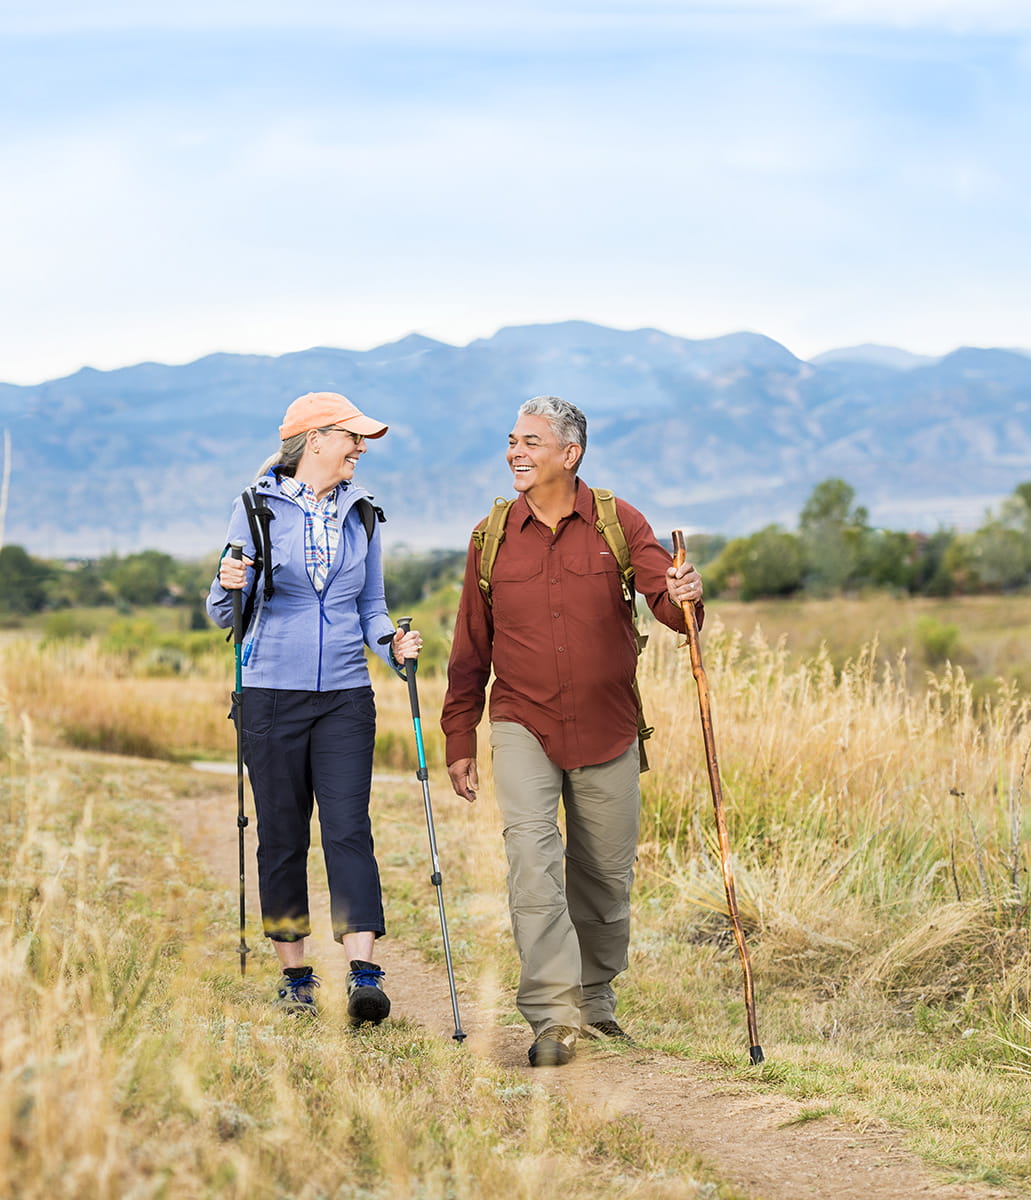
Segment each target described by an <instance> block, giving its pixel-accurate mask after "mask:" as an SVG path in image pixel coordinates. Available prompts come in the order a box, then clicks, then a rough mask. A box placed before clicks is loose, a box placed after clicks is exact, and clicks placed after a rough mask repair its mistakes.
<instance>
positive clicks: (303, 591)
mask: <svg viewBox="0 0 1031 1200" xmlns="http://www.w3.org/2000/svg"><path fill="white" fill-rule="evenodd" d="M255 486H256V488H257V490H258V491H259V492H260V493H262V494H264V495H265V497H266V498H267V500H268V505H269V508H270V509H271V510H272V513H273V520H272V521H271V522H270V525H269V533H270V538H271V542H272V563H271V568H270V567H269V565H268V564H266V570H268V569H271V571H272V578H273V580H274V582H275V593H274V594H273V596H272V597H271V598H270V599H269V600H268V601H267V602H266V603H265V604H264V607H263V609H262V611H261V614H260V618H258V619H257V620H253V619H252V622H251V628H250V629H249V630H248V631H247V634H246V636H245V639H244V641H245V645H246V643H247V641H248V640H249V639H250V638H252V637H253V642H254V644H253V646H252V648H251V650H250V654H249V656H248V658H247V662H246V664H245V665H244V667H243V686H244V687H266V688H281V689H296V690H300V691H309V692H327V691H333V690H335V689H337V688H355V687H367V686H369V683H370V679H369V668H368V665H367V663H366V660H365V646H369V647H370V648H371V649H372V650H373V651H375V653H377V654H378V655H379V656H380V658H382V659H383V660H384V662H386V663H388V664H389V665H391V666H393V665H394V664H393V663H391V660H390V650H389V647H388V646H381V645H380V644H379V639H380V638H381V637H385V636H386V635H387V634H390V633H393V632H394V623H393V621H391V619H390V617H389V616H388V615H387V603H386V598H385V596H384V592H383V560H382V542H381V539H380V533H379V522H378V521H377V522H376V523H375V526H374V528H373V531H372V538H371V539H370V538H369V537H368V535H367V534H366V531H365V525H364V523H363V521H362V519H361V514H360V513H359V512H358V510H357V509H356V508H355V504H356V502H357V500H358V499H359V497H362V496H364V497H365V498H366V499H369V498H370V497H369V495H368V493H367V492H365V491H364V490H363V489H362V488H360V487H358V486H356V485H355V484H349V485H348V486H347V487H343V486H341V487H339V488H338V489H337V519H338V521H339V523H340V527H341V530H340V542H339V545H338V546H337V552H336V555H335V557H334V559H333V562H332V564H331V565H330V568H329V573H328V575H327V576H326V583H325V586H324V588H323V589H322V593H321V594H320V593H319V592H317V591H316V590H315V587H314V585H313V584H312V581H311V578H310V577H309V575H308V571H307V568H306V567H305V564H304V512H303V511H302V510H301V508H300V507H299V506H298V505H297V504H296V503H295V502H294V501H293V500H291V499H290V497H289V496H286V495H284V494H283V493H282V492H281V490H280V486H279V480H278V478H277V477H276V476H275V475H274V474H272V473H270V474H268V475H264V476H262V478H261V479H260V480H259V481H258V483H257V484H256V485H255ZM226 540H227V542H232V541H242V542H243V552H244V555H245V556H246V557H247V558H251V559H253V558H254V556H255V555H254V551H255V546H254V540H253V538H252V537H251V531H250V525H249V522H248V520H247V512H246V509H245V508H244V505H243V501H242V500H241V499H240V498H239V497H237V499H236V502H235V503H234V505H233V513H232V516H231V517H230V520H229V533H228V536H227V538H226ZM253 586H254V572H253V571H250V570H248V572H247V587H246V588H245V590H244V599H245V601H246V597H247V594H248V593H249V592H250V590H251V588H252V587H253ZM260 600H261V597H260V595H259V597H258V603H260ZM207 608H208V613H209V615H210V616H211V619H212V620H213V621H214V622H215V624H216V625H218V626H220V627H221V628H223V629H228V628H230V627H231V626H232V624H233V595H232V592H229V591H227V590H226V589H225V588H224V587H223V586H222V585H221V584H220V583H219V582H218V577H217V576H216V578H215V580H214V582H213V583H212V585H211V590H210V592H209V593H208V603H207ZM255 612H256V613H257V605H256V606H255Z"/></svg>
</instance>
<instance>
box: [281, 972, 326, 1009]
mask: <svg viewBox="0 0 1031 1200" xmlns="http://www.w3.org/2000/svg"><path fill="white" fill-rule="evenodd" d="M318 986H319V977H318V976H317V975H315V974H313V973H312V969H311V967H284V968H283V978H282V980H281V981H280V984H279V993H278V997H277V999H276V1007H277V1008H278V1009H280V1010H281V1011H282V1012H288V1013H294V1014H296V1015H302V1014H304V1015H307V1016H309V1017H317V1016H318V1015H319V1010H318V1006H317V1005H316V1003H315V989H316V988H317V987H318Z"/></svg>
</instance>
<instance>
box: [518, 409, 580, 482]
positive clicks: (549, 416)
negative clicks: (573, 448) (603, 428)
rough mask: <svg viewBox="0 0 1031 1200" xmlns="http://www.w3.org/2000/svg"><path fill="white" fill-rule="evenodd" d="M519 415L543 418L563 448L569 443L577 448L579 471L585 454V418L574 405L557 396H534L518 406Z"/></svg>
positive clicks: (577, 466) (577, 467)
mask: <svg viewBox="0 0 1031 1200" xmlns="http://www.w3.org/2000/svg"><path fill="white" fill-rule="evenodd" d="M519 415H520V416H521V417H544V418H545V420H546V421H547V422H548V424H549V425H550V426H551V432H552V433H553V434H554V435H555V437H557V438H558V440H559V442H561V444H562V445H563V446H568V445H569V444H570V443H574V444H575V445H577V446H579V447H580V457H579V459H578V460H577V464H576V469H577V471H579V469H580V463H582V462H583V460H584V455H585V454H586V453H587V418H586V417H585V416H584V415H583V413H582V412H581V411H580V410H579V409H578V408H577V407H576V405H575V404H570V403H569V401H568V400H562V399H560V398H559V397H558V396H534V398H533V399H532V400H527V401H526V403H525V404H521V405H520V406H519Z"/></svg>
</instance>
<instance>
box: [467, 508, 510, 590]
mask: <svg viewBox="0 0 1031 1200" xmlns="http://www.w3.org/2000/svg"><path fill="white" fill-rule="evenodd" d="M513 504H515V499H514V498H513V499H511V500H506V499H505V497H504V496H498V497H497V499H496V500H495V501H494V504H493V505H492V506H491V510H490V512H489V513H488V514H487V516H486V518H485V519H484V520H483V521H481V522H480V524H479V525H477V526H476V528H475V529H474V530H473V544H474V545H475V546H476V548H477V549H478V550H479V552H480V579H479V583H480V591H481V592H482V593H483V598H484V600H486V602H487V603H488V604H490V603H491V594H490V577H491V574H492V572H493V570H494V563H495V560H496V559H497V557H498V551H499V550H500V549H501V543H502V542H503V541H504V540H505V525H506V523H507V522H508V510H509V509H510V508H511V507H512V505H513Z"/></svg>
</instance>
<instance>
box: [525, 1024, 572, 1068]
mask: <svg viewBox="0 0 1031 1200" xmlns="http://www.w3.org/2000/svg"><path fill="white" fill-rule="evenodd" d="M576 1033H577V1031H576V1030H575V1029H572V1028H570V1026H568V1025H552V1026H550V1027H549V1028H548V1029H545V1030H544V1032H543V1033H539V1034H537V1036H536V1037H535V1038H534V1040H533V1045H532V1046H531V1047H530V1049H529V1050H528V1051H527V1057H528V1058H529V1059H530V1066H531V1067H563V1066H565V1064H566V1063H567V1062H569V1060H570V1059H571V1058H572V1057H573V1055H574V1054H575V1053H576Z"/></svg>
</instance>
